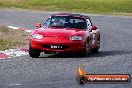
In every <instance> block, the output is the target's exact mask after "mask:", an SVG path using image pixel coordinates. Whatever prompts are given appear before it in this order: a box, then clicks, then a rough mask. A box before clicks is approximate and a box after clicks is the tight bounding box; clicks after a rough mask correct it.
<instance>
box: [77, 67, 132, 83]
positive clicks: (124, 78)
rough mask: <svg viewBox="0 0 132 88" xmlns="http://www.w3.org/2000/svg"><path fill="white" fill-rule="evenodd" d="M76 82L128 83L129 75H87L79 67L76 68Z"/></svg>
mask: <svg viewBox="0 0 132 88" xmlns="http://www.w3.org/2000/svg"><path fill="white" fill-rule="evenodd" d="M76 80H77V82H78V83H79V84H85V83H130V82H131V77H130V75H129V74H87V73H86V72H85V70H84V69H83V68H81V67H79V68H78V73H77V76H76Z"/></svg>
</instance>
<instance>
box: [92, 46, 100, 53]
mask: <svg viewBox="0 0 132 88" xmlns="http://www.w3.org/2000/svg"><path fill="white" fill-rule="evenodd" d="M98 52H99V48H98V47H96V48H93V49H92V50H91V53H98Z"/></svg>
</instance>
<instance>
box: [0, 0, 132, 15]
mask: <svg viewBox="0 0 132 88" xmlns="http://www.w3.org/2000/svg"><path fill="white" fill-rule="evenodd" d="M0 7H8V8H12V7H13V8H14V7H15V8H23V9H34V10H46V11H49V10H50V11H56V10H57V11H70V12H72V11H74V12H86V13H102V14H126V15H127V14H130V15H131V14H132V0H0Z"/></svg>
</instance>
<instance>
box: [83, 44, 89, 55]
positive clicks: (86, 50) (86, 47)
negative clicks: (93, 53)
mask: <svg viewBox="0 0 132 88" xmlns="http://www.w3.org/2000/svg"><path fill="white" fill-rule="evenodd" d="M88 47H89V41H86V42H85V46H84V52H83V53H82V56H84V57H87V56H88V55H89V54H90V49H89V48H88Z"/></svg>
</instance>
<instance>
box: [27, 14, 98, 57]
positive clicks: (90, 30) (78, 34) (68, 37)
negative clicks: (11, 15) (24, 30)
mask: <svg viewBox="0 0 132 88" xmlns="http://www.w3.org/2000/svg"><path fill="white" fill-rule="evenodd" d="M99 48H100V32H99V29H98V28H97V27H96V26H93V25H92V22H91V20H90V18H89V17H88V16H84V15H80V14H69V13H60V14H53V15H51V16H50V17H48V18H47V20H46V22H45V23H44V24H43V25H41V24H40V23H37V24H36V29H35V30H34V31H33V32H32V33H31V38H30V43H29V55H30V57H32V58H37V57H39V56H40V53H41V52H44V53H45V54H52V53H56V52H70V53H78V54H80V55H82V56H87V55H88V54H89V53H90V52H98V50H99Z"/></svg>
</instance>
